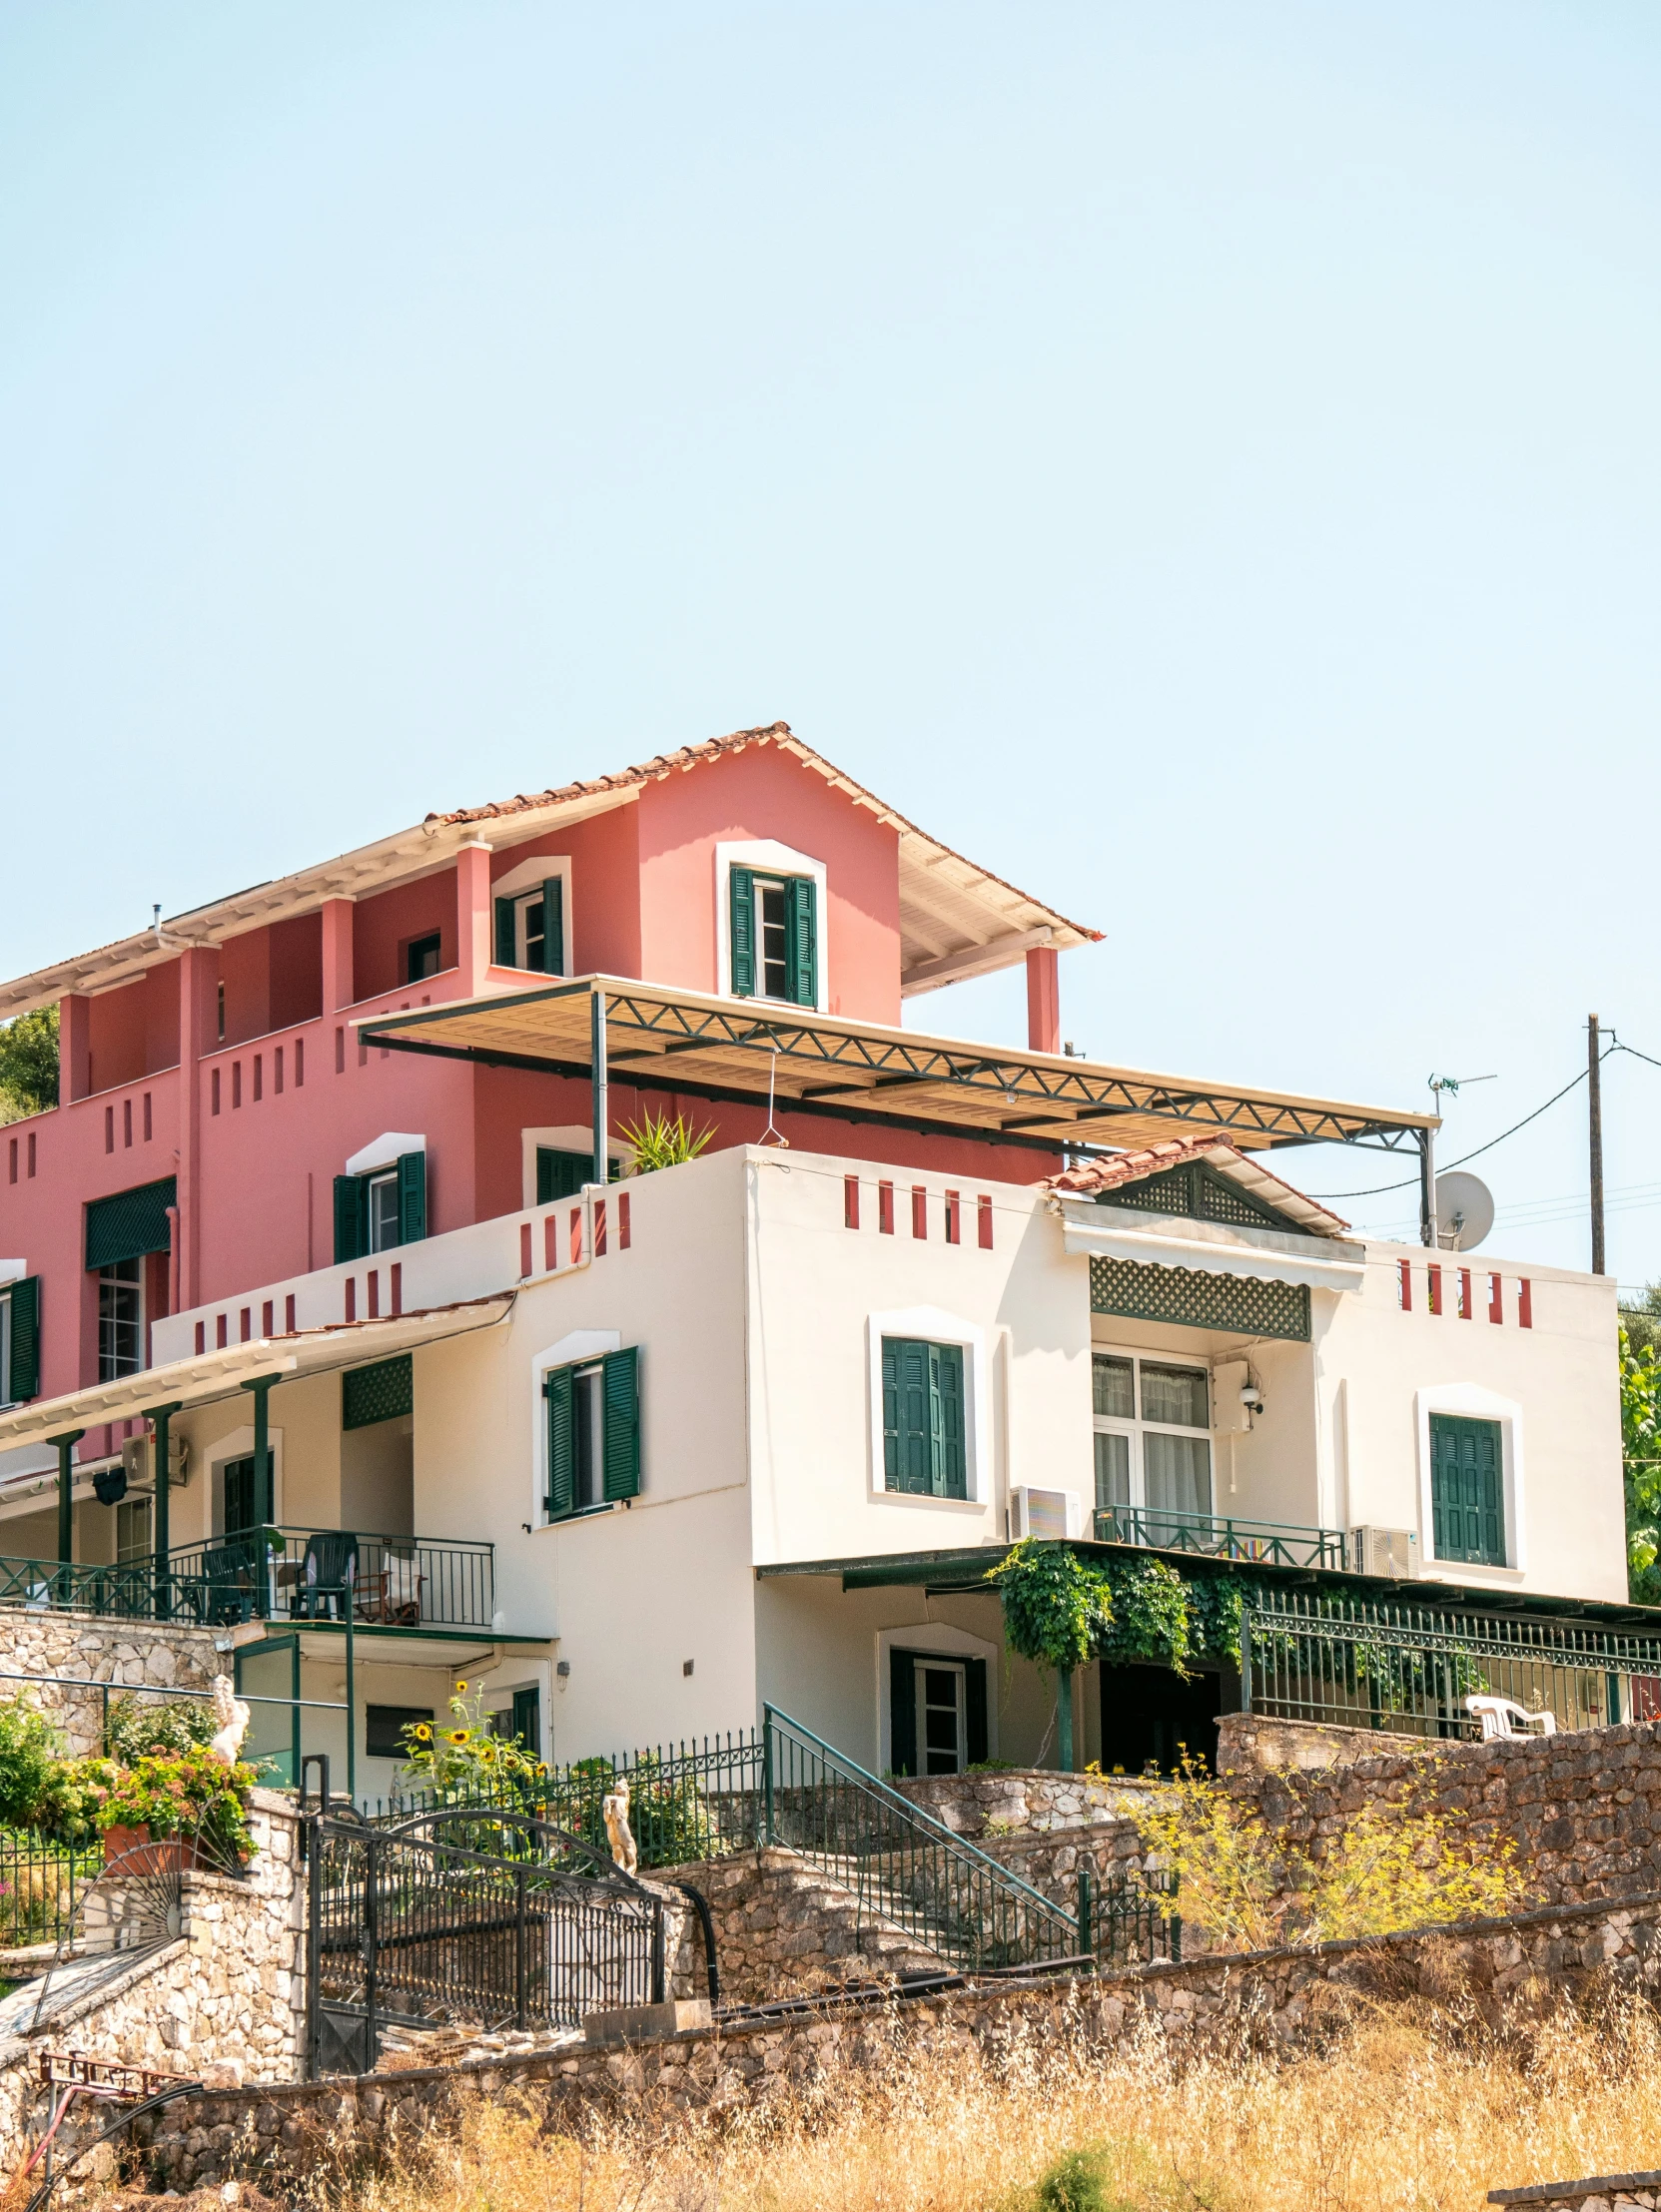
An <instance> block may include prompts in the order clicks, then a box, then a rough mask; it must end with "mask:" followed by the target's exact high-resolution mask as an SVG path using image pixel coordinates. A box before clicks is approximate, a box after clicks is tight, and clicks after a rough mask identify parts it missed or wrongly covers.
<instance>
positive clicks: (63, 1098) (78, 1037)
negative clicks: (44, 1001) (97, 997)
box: [58, 991, 92, 1106]
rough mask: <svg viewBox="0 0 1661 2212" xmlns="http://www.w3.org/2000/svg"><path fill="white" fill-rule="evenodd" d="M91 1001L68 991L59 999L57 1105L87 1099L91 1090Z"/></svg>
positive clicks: (77, 993)
mask: <svg viewBox="0 0 1661 2212" xmlns="http://www.w3.org/2000/svg"><path fill="white" fill-rule="evenodd" d="M91 1016H92V1001H91V1000H90V999H87V998H83V997H82V996H81V994H80V993H79V992H75V991H70V992H66V993H65V994H64V996H63V997H62V998H61V999H60V1000H59V1001H58V1104H59V1106H68V1105H69V1103H70V1101H71V1100H72V1099H84V1098H85V1097H86V1095H87V1093H88V1092H89V1091H90V1090H91V1089H92V1028H91Z"/></svg>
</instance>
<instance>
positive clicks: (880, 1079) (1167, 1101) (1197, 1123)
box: [355, 976, 1439, 1221]
mask: <svg viewBox="0 0 1661 2212" xmlns="http://www.w3.org/2000/svg"><path fill="white" fill-rule="evenodd" d="M584 998H585V999H586V1000H587V1001H588V1002H589V1036H588V1053H587V1056H586V1058H584V1057H581V1056H580V1055H578V1056H575V1057H573V1056H572V1053H571V1049H570V1047H571V1042H572V1041H571V1039H569V1038H568V1037H567V1038H566V1039H565V1040H563V1041H562V1042H561V1044H560V1046H559V1049H558V1050H554V1051H549V1052H548V1053H545V1054H542V1053H536V1052H533V1051H524V1050H514V1049H510V1048H507V1047H504V1046H502V1045H499V1044H498V1045H481V1044H477V1043H467V1044H451V1043H445V1042H443V1041H442V1040H443V1033H444V1031H445V1030H446V1028H448V1029H451V1030H453V1028H454V1026H455V1025H456V1024H457V1023H460V1022H462V1021H466V1020H469V1019H471V1020H472V1021H473V1022H474V1023H475V1025H476V1024H478V1023H485V1024H487V1023H488V1021H489V1018H490V1015H491V1013H492V1011H494V1012H495V1013H497V1014H498V1015H499V1014H500V1013H502V1012H503V1011H504V1010H506V1009H509V1008H510V1009H512V1010H514V1011H515V1012H522V1011H524V1010H526V1009H528V1008H531V1007H534V1006H538V1005H546V1006H550V1007H551V1006H553V1005H557V1004H559V1003H561V1002H566V1001H570V1000H574V999H584ZM355 1026H356V1028H357V1029H358V1033H359V1035H360V1037H361V1038H362V1040H363V1041H364V1043H365V1044H366V1045H371V1044H375V1045H380V1046H383V1047H385V1048H388V1049H390V1050H393V1051H396V1052H406V1053H416V1054H424V1055H428V1056H430V1057H433V1058H436V1059H443V1060H460V1061H470V1062H472V1063H473V1064H474V1065H477V1066H483V1067H501V1068H516V1069H523V1070H527V1071H530V1072H533V1073H536V1074H542V1075H559V1076H566V1077H571V1078H574V1079H576V1080H579V1081H582V1082H588V1083H591V1084H592V1085H593V1088H594V1093H595V1110H594V1145H595V1162H596V1165H595V1179H596V1180H603V1179H604V1170H605V1157H606V1150H605V1147H606V1133H607V1129H606V1124H607V1118H608V1116H607V1111H606V1095H607V1091H608V1088H609V1083H610V1081H611V1080H612V1079H619V1080H622V1081H625V1082H626V1083H628V1084H629V1085H631V1086H634V1087H637V1088H640V1089H650V1090H660V1091H671V1092H675V1093H678V1094H680V1095H681V1096H683V1097H686V1098H694V1099H701V1100H707V1101H709V1102H711V1103H716V1104H742V1105H754V1104H755V1103H757V1102H758V1101H759V1100H761V1099H768V1098H774V1097H775V1096H776V1101H777V1104H778V1105H779V1106H781V1107H783V1108H787V1109H788V1110H789V1111H790V1112H792V1113H806V1114H817V1115H821V1116H824V1117H827V1118H831V1119H835V1120H841V1121H850V1120H852V1121H866V1122H872V1123H875V1124H877V1125H879V1126H886V1127H890V1128H904V1129H908V1130H913V1131H916V1132H917V1133H919V1134H924V1135H936V1136H957V1137H979V1138H981V1139H982V1140H984V1141H988V1142H993V1143H1000V1144H1008V1145H1014V1146H1018V1147H1021V1148H1024V1149H1028V1150H1036V1151H1046V1152H1057V1151H1063V1150H1065V1151H1067V1152H1071V1153H1086V1154H1088V1153H1093V1152H1101V1151H1111V1150H1113V1149H1114V1148H1115V1147H1114V1146H1112V1145H1111V1144H1105V1143H1104V1142H1103V1140H1102V1131H1101V1127H1100V1124H1102V1123H1104V1122H1111V1121H1112V1120H1114V1119H1117V1118H1130V1117H1134V1118H1135V1119H1137V1120H1138V1121H1150V1120H1153V1121H1159V1122H1166V1123H1172V1124H1176V1125H1177V1126H1178V1127H1181V1128H1184V1129H1190V1128H1194V1127H1202V1128H1207V1129H1211V1130H1215V1132H1216V1133H1217V1135H1218V1137H1219V1139H1220V1140H1229V1141H1234V1142H1237V1143H1240V1144H1242V1145H1243V1146H1246V1147H1247V1148H1249V1149H1250V1150H1252V1151H1266V1150H1278V1149H1281V1148H1284V1147H1287V1146H1290V1145H1295V1144H1321V1143H1337V1144H1345V1145H1348V1146H1350V1147H1351V1148H1353V1149H1356V1150H1364V1151H1379V1152H1388V1153H1391V1154H1395V1155H1399V1154H1401V1153H1402V1152H1413V1153H1416V1155H1417V1159H1418V1165H1419V1170H1420V1181H1421V1200H1422V1202H1421V1213H1422V1214H1423V1216H1424V1219H1425V1220H1426V1221H1428V1217H1429V1204H1430V1190H1431V1176H1432V1163H1433V1139H1434V1132H1435V1129H1436V1127H1437V1126H1438V1125H1439V1124H1438V1122H1437V1119H1436V1117H1435V1116H1434V1115H1433V1114H1425V1113H1407V1112H1401V1113H1392V1112H1388V1111H1385V1110H1383V1109H1381V1108H1377V1107H1371V1106H1349V1105H1345V1104H1341V1103H1337V1102H1332V1101H1326V1100H1317V1099H1304V1098H1298V1097H1294V1096H1290V1095H1276V1094H1274V1093H1264V1092H1259V1093H1252V1092H1248V1091H1246V1090H1244V1089H1241V1090H1236V1089H1233V1088H1229V1087H1225V1086H1219V1085H1210V1084H1200V1083H1194V1084H1188V1083H1183V1082H1180V1081H1176V1080H1174V1079H1171V1078H1168V1077H1161V1076H1154V1075H1148V1076H1143V1075H1139V1074H1138V1073H1137V1072H1135V1071H1133V1070H1127V1069H1119V1068H1111V1067H1107V1066H1104V1065H1101V1064H1097V1063H1092V1062H1090V1061H1085V1060H1070V1059H1064V1058H1059V1057H1057V1056H1055V1055H1052V1054H1044V1053H1032V1052H1028V1053H1022V1052H1018V1051H1014V1052H1012V1051H1000V1050H998V1049H997V1048H988V1047H985V1046H979V1045H974V1044H969V1043H963V1044H960V1043H957V1042H956V1041H953V1040H947V1039H941V1038H932V1037H920V1036H914V1035H912V1034H911V1033H909V1032H904V1031H900V1030H893V1029H883V1028H879V1027H878V1026H877V1025H874V1024H868V1023H850V1022H845V1021H842V1020H840V1019H838V1018H835V1017H827V1016H818V1015H811V1014H805V1013H804V1014H798V1013H795V1012H794V1011H792V1010H785V1009H778V1008H774V1007H772V1006H770V1005H767V1006H763V1005H762V1004H761V1003H760V1002H756V1001H749V1000H718V999H714V998H711V997H707V996H705V995H704V994H702V993H694V992H681V991H675V990H672V989H668V988H665V987H661V986H655V985H648V984H640V983H638V982H631V981H629V980H627V979H622V978H615V977H609V976H588V977H582V978H579V979H576V980H573V981H570V982H566V983H559V984H553V985H548V986H544V987H542V988H539V989H537V990H533V991H527V992H515V993H512V994H510V995H499V996H496V997H493V998H490V999H474V1000H463V1001H458V1002H457V1001H451V1002H450V1003H449V1004H447V1005H443V1006H436V1007H423V1008H421V1009H419V1010H418V1011H415V1012H412V1011H411V1010H409V1009H404V1010H401V1011H400V1012H398V1013H396V1014H381V1015H377V1016H373V1017H371V1018H369V1019H368V1020H365V1021H363V1022H360V1023H358V1024H356V1025H355ZM734 1054H739V1055H743V1056H745V1057H746V1058H747V1057H748V1056H751V1055H754V1056H756V1058H757V1059H758V1060H761V1059H763V1058H764V1060H765V1074H764V1075H763V1073H762V1071H761V1070H760V1069H758V1071H757V1075H756V1080H755V1082H754V1084H753V1085H752V1084H747V1083H744V1082H741V1081H733V1080H730V1076H729V1080H727V1081H724V1082H717V1081H711V1080H710V1077H709V1075H708V1073H707V1071H706V1072H703V1073H700V1071H699V1070H698V1069H697V1067H696V1066H695V1065H692V1063H694V1061H695V1057H696V1056H699V1055H703V1056H709V1055H726V1056H730V1055H734ZM665 1064H667V1065H665ZM683 1070H684V1072H683ZM837 1076H840V1079H841V1080H839V1081H838V1080H826V1079H834V1078H836V1077H837ZM943 1090H944V1091H946V1092H948V1093H949V1094H951V1095H952V1096H953V1098H954V1100H955V1099H962V1100H963V1101H964V1103H965V1107H966V1111H965V1116H964V1118H962V1119H957V1118H954V1117H953V1116H952V1115H951V1114H949V1113H947V1112H945V1111H942V1110H940V1093H941V1092H942V1091H943ZM908 1094H912V1095H918V1096H917V1104H916V1105H915V1106H912V1107H911V1108H910V1110H907V1107H906V1105H905V1100H906V1096H907V1095H908ZM931 1105H933V1106H934V1107H935V1109H936V1110H934V1111H930V1110H929V1107H930V1106H931ZM1000 1107H1007V1108H1013V1109H1018V1110H1011V1111H1002V1110H999V1108H1000ZM1023 1108H1024V1109H1025V1110H1019V1109H1023ZM1081 1128H1084V1129H1087V1130H1088V1132H1089V1133H1084V1134H1081V1133H1079V1132H1080V1130H1081ZM1171 1133H1173V1134H1175V1133H1176V1129H1175V1128H1174V1129H1173V1130H1172V1131H1171ZM1144 1140H1145V1139H1144V1138H1143V1137H1141V1136H1139V1137H1137V1138H1136V1139H1135V1141H1136V1142H1141V1141H1144Z"/></svg>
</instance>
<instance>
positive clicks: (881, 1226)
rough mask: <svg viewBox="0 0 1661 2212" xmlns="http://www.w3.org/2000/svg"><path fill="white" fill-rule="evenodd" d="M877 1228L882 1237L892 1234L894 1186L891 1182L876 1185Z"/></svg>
mask: <svg viewBox="0 0 1661 2212" xmlns="http://www.w3.org/2000/svg"><path fill="white" fill-rule="evenodd" d="M877 1228H878V1231H879V1232H880V1233H881V1234H882V1235H883V1236H892V1235H893V1234H894V1185H893V1184H892V1183H891V1182H879V1183H878V1185H877Z"/></svg>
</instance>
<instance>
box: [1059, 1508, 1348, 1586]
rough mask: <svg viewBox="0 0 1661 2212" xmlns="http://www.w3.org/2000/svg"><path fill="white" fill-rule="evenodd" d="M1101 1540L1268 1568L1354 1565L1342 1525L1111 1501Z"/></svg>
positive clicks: (1103, 1514) (1100, 1521)
mask: <svg viewBox="0 0 1661 2212" xmlns="http://www.w3.org/2000/svg"><path fill="white" fill-rule="evenodd" d="M1096 1541H1097V1542H1098V1543H1099V1544H1139V1545H1144V1546H1146V1547H1147V1548H1148V1549H1149V1550H1151V1551H1168V1552H1193V1553H1197V1554H1198V1555H1200V1556H1201V1557H1203V1558H1207V1559H1232V1560H1240V1561H1242V1562H1244V1563H1246V1564H1248V1565H1255V1566H1265V1567H1329V1568H1332V1569H1334V1570H1335V1571H1337V1572H1338V1573H1340V1574H1341V1573H1342V1572H1343V1571H1344V1570H1345V1569H1346V1568H1347V1566H1348V1564H1349V1554H1348V1546H1347V1543H1346V1541H1345V1538H1344V1533H1343V1531H1342V1529H1328V1528H1318V1527H1314V1528H1311V1527H1308V1526H1306V1525H1304V1524H1302V1523H1298V1522H1290V1521H1253V1520H1237V1519H1236V1518H1234V1517H1233V1516H1232V1515H1228V1516H1225V1515H1220V1514H1213V1513H1172V1512H1167V1511H1165V1510H1164V1509H1163V1508H1160V1507H1157V1506H1139V1505H1137V1506H1133V1505H1107V1506H1098V1507H1097V1509H1096Z"/></svg>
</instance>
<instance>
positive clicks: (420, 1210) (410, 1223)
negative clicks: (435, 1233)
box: [366, 1152, 426, 1244]
mask: <svg viewBox="0 0 1661 2212" xmlns="http://www.w3.org/2000/svg"><path fill="white" fill-rule="evenodd" d="M367 1187H368V1186H367V1185H366V1190H367ZM425 1234H426V1154H425V1153H424V1152H400V1153H399V1155H398V1240H399V1242H400V1243H401V1244H418V1243H419V1242H420V1240H421V1238H422V1237H423V1236H424V1235H425Z"/></svg>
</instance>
